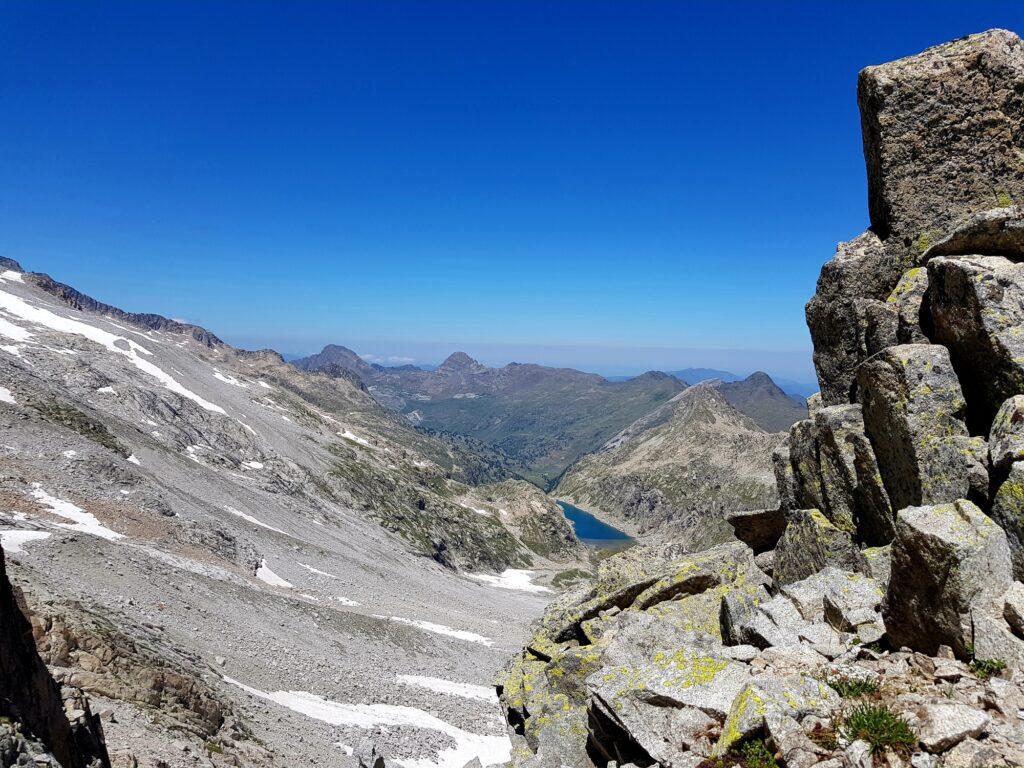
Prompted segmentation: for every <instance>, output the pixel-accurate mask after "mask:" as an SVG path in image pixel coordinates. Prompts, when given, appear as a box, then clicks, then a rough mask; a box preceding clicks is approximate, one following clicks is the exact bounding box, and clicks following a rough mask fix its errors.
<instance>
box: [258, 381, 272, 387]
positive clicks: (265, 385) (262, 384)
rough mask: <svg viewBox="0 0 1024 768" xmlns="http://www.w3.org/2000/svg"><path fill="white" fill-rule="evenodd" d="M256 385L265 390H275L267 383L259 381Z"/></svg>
mask: <svg viewBox="0 0 1024 768" xmlns="http://www.w3.org/2000/svg"><path fill="white" fill-rule="evenodd" d="M256 383H257V384H259V385H260V386H261V387H263V388H264V389H273V387H272V386H270V385H269V384H267V382H265V381H258V382H256Z"/></svg>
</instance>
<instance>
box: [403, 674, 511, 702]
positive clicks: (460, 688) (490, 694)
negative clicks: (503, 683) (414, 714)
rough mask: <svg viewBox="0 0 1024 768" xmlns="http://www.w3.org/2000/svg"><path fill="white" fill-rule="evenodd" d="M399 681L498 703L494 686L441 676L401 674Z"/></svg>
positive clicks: (440, 691)
mask: <svg viewBox="0 0 1024 768" xmlns="http://www.w3.org/2000/svg"><path fill="white" fill-rule="evenodd" d="M398 682H400V683H402V684H404V685H415V686H417V687H419V688H426V689H427V690H428V691H434V693H447V694H451V695H452V696H461V697H462V698H464V699H477V700H479V701H489V702H491V703H493V704H497V703H498V694H497V693H495V691H494V689H493V688H490V687H488V686H485V685H471V684H470V683H453V682H452V681H450V680H443V679H441V678H440V677H421V676H419V675H399V676H398Z"/></svg>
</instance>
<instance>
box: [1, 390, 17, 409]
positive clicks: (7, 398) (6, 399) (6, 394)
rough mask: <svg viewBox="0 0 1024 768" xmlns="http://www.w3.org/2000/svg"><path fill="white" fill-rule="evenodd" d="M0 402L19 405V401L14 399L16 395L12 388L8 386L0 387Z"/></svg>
mask: <svg viewBox="0 0 1024 768" xmlns="http://www.w3.org/2000/svg"><path fill="white" fill-rule="evenodd" d="M0 403H10V404H11V405H17V404H18V401H17V400H15V399H14V395H12V394H11V390H9V389H8V388H7V387H0Z"/></svg>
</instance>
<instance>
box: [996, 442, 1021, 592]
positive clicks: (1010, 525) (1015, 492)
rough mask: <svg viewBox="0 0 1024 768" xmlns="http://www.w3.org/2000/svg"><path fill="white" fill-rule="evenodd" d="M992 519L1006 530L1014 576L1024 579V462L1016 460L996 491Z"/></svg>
mask: <svg viewBox="0 0 1024 768" xmlns="http://www.w3.org/2000/svg"><path fill="white" fill-rule="evenodd" d="M992 519H993V520H995V521H996V523H998V524H999V527H1000V528H1002V529H1003V531H1005V532H1006V541H1007V543H1008V544H1009V546H1010V559H1011V561H1012V562H1013V577H1014V578H1015V579H1018V580H1020V581H1024V462H1022V461H1018V462H1015V463H1014V464H1013V465H1012V467H1011V468H1010V474H1009V476H1008V477H1007V478H1006V479H1005V480H1004V481H1003V483H1002V485H1000V486H999V490H998V491H996V496H995V500H994V501H993V502H992Z"/></svg>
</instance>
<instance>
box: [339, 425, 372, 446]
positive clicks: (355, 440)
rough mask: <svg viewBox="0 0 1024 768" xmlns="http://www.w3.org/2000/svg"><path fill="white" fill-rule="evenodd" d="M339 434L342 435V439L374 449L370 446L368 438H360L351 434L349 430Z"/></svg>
mask: <svg viewBox="0 0 1024 768" xmlns="http://www.w3.org/2000/svg"><path fill="white" fill-rule="evenodd" d="M338 434H339V435H341V436H342V437H344V438H345V439H346V440H351V441H352V442H353V443H359V444H360V445H365V446H366V447H367V448H372V447H373V446H372V445H371V444H370V441H369V440H367V439H366V438H363V437H359V436H358V435H354V434H352V433H351V432H349V431H348V430H347V429H346V430H345V431H344V432H339V433H338Z"/></svg>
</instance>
